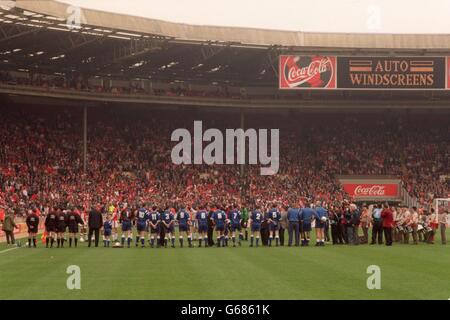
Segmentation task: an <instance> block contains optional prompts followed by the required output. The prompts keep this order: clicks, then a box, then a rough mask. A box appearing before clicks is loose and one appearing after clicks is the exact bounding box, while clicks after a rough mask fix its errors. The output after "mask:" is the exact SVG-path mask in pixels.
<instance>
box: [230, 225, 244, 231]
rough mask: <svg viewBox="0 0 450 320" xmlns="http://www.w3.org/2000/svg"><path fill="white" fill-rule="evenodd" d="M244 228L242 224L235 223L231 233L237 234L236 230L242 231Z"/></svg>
mask: <svg viewBox="0 0 450 320" xmlns="http://www.w3.org/2000/svg"><path fill="white" fill-rule="evenodd" d="M241 229H242V227H241V224H240V223H233V224H232V225H231V231H233V232H235V231H236V230H238V231H241Z"/></svg>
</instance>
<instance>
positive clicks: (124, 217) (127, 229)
mask: <svg viewBox="0 0 450 320" xmlns="http://www.w3.org/2000/svg"><path fill="white" fill-rule="evenodd" d="M132 220H133V213H132V212H131V211H130V209H128V208H127V206H126V205H125V204H122V205H121V209H120V215H119V222H120V223H121V224H122V246H124V245H125V238H127V246H128V248H129V247H130V245H131V240H132V235H133V231H132V228H131V222H132Z"/></svg>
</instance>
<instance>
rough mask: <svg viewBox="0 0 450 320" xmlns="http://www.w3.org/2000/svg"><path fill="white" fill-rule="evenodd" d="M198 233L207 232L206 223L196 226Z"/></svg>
mask: <svg viewBox="0 0 450 320" xmlns="http://www.w3.org/2000/svg"><path fill="white" fill-rule="evenodd" d="M198 232H200V233H206V232H208V225H207V224H206V223H200V224H199V225H198Z"/></svg>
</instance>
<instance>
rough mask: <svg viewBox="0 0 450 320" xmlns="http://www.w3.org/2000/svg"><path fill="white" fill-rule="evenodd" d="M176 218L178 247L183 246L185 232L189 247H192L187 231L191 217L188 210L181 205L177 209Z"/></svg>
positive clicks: (190, 237)
mask: <svg viewBox="0 0 450 320" xmlns="http://www.w3.org/2000/svg"><path fill="white" fill-rule="evenodd" d="M176 219H177V221H178V231H179V233H180V247H181V248H183V240H184V239H183V233H184V234H186V238H187V240H188V243H189V248H192V236H191V234H190V232H189V230H190V224H191V218H190V216H189V212H187V210H186V209H185V207H184V206H181V208H180V210H178V213H177V216H176Z"/></svg>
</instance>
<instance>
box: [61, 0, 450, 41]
mask: <svg viewBox="0 0 450 320" xmlns="http://www.w3.org/2000/svg"><path fill="white" fill-rule="evenodd" d="M59 1H62V2H66V3H69V4H72V5H74V6H79V7H85V8H91V9H98V10H103V11H111V12H118V13H123V14H129V15H135V16H143V17H147V18H154V19H162V20H166V21H172V22H182V23H189V24H196V25H216V26H237V27H254V28H265V29H276V30H292V31H317V32H332V31H334V32H369V33H370V32H376V33H450V0H430V1H424V0H395V1H394V0H339V1H337V0H320V1H317V0H220V1H219V0H126V1H125V0H59Z"/></svg>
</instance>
